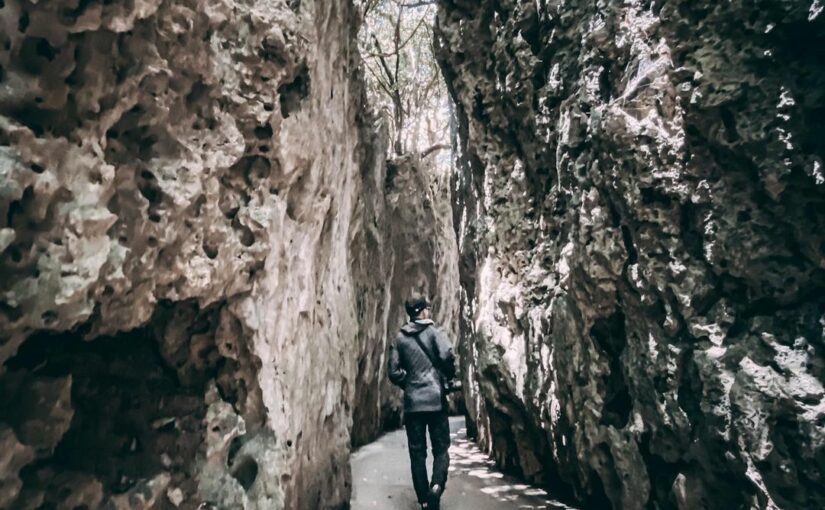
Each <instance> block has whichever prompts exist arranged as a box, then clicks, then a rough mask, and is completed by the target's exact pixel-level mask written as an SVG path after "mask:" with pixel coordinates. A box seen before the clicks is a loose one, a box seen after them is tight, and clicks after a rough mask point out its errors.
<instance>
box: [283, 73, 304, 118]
mask: <svg viewBox="0 0 825 510" xmlns="http://www.w3.org/2000/svg"><path fill="white" fill-rule="evenodd" d="M309 93H310V78H309V69H308V68H307V66H306V65H303V66H302V67H301V68H300V70H299V71H298V74H297V76H296V77H295V78H294V79H293V80H292V81H291V82H289V83H286V84H284V85H281V86H280V87H278V94H279V96H280V103H281V115H282V116H283V118H285V119H286V118H288V117H289V116H290V115H291V114H292V113H294V112H296V111H298V110H299V109H300V108H301V102H302V101H303V100H304V99H306V98H307V97H308V96H309Z"/></svg>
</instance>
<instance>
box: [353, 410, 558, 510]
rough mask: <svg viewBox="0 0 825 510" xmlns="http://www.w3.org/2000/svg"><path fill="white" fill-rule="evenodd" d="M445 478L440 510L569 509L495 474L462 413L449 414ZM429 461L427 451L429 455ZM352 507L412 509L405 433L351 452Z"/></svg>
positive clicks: (517, 482)
mask: <svg viewBox="0 0 825 510" xmlns="http://www.w3.org/2000/svg"><path fill="white" fill-rule="evenodd" d="M450 432H451V436H452V446H451V447H450V479H449V482H448V485H447V491H446V492H445V494H444V498H443V500H442V505H441V507H442V509H443V510H498V509H504V508H535V509H538V508H543V509H554V510H562V509H571V510H572V508H571V507H569V506H566V505H564V504H562V503H559V502H556V501H553V500H552V499H550V498H549V496H548V495H547V493H546V492H545V491H543V490H541V489H537V488H534V487H531V486H529V485H526V484H524V483H521V482H519V481H518V480H516V479H514V478H512V477H509V476H506V475H504V474H502V473H499V472H498V471H496V470H495V467H494V466H493V462H492V461H491V460H490V459H489V458H488V457H487V455H485V454H484V453H483V452H482V451H481V450H479V448H478V447H477V446H476V445H475V444H474V443H473V442H471V441H470V440H468V439H467V434H466V432H467V429H466V428H465V426H464V418H451V419H450ZM427 460H428V466H429V467H431V466H432V456H430V457H429V458H428V459H427ZM350 462H351V464H352V483H353V493H352V501H351V508H352V510H366V509H376V508H378V509H384V510H415V509H417V508H418V506H417V505H416V499H415V493H414V492H413V488H412V479H411V477H410V467H409V457H408V455H407V436H406V435H405V434H404V431H403V430H397V431H395V432H391V433H389V434H386V435H384V436H383V437H381V438H380V439H378V440H377V441H375V442H374V443H371V444H368V445H366V446H364V447H363V448H361V449H359V450H358V451H356V452H355V453H353V455H352V458H351V461H350Z"/></svg>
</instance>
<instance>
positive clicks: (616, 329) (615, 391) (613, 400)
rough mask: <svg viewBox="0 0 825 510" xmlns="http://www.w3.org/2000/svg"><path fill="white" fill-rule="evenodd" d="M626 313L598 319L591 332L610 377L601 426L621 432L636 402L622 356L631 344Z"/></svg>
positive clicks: (605, 389)
mask: <svg viewBox="0 0 825 510" xmlns="http://www.w3.org/2000/svg"><path fill="white" fill-rule="evenodd" d="M624 320H625V317H624V313H622V312H621V311H620V310H617V311H616V312H614V313H613V314H612V315H611V316H610V317H607V318H600V319H597V320H596V322H595V323H594V324H593V327H592V328H591V329H590V336H591V338H593V341H594V342H595V344H596V346H597V347H598V349H599V350H600V351H601V353H602V354H603V355H604V356H605V357H606V358H607V362H608V366H609V367H610V374H608V375H607V376H606V378H605V381H604V391H605V397H604V407H603V408H602V418H601V423H602V424H604V425H613V426H614V427H616V428H617V429H620V428H623V427H624V426H625V425H627V422H628V420H629V419H630V411H631V409H632V407H633V402H632V400H631V398H630V393H629V391H628V388H627V383H626V382H625V378H624V372H623V369H622V360H621V355H622V353H623V352H624V349H625V346H626V345H627V336H626V333H625V325H624Z"/></svg>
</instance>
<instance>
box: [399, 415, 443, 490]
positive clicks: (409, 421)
mask: <svg viewBox="0 0 825 510" xmlns="http://www.w3.org/2000/svg"><path fill="white" fill-rule="evenodd" d="M404 423H405V425H406V429H407V443H408V445H409V448H410V467H411V468H412V478H413V487H415V495H416V496H418V501H419V502H420V503H424V502H426V501H427V496H428V495H429V492H430V485H431V484H430V483H428V480H427V429H428V428H429V429H430V443H432V447H433V479H432V485H435V484H438V485H439V486H440V487H441V489H442V490H443V489H444V487H445V486H446V485H447V470H448V468H449V467H450V454H449V453H448V451H447V450H449V448H450V421H449V419H448V418H447V412H446V411H436V412H430V413H407V414H406V416H405V418H404Z"/></svg>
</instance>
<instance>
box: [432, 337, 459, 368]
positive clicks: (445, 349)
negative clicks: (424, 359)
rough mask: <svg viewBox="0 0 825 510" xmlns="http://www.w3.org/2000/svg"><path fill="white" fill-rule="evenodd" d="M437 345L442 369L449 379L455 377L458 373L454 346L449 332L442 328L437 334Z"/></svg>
mask: <svg viewBox="0 0 825 510" xmlns="http://www.w3.org/2000/svg"><path fill="white" fill-rule="evenodd" d="M435 346H436V350H437V352H438V361H439V362H440V363H441V371H442V372H443V373H444V375H445V376H447V378H448V379H453V378H454V377H455V375H456V371H455V355H454V354H453V346H452V345H451V344H450V339H449V338H448V337H447V334H446V333H444V331H442V330H441V329H439V330H438V332H437V333H436V335H435Z"/></svg>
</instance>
